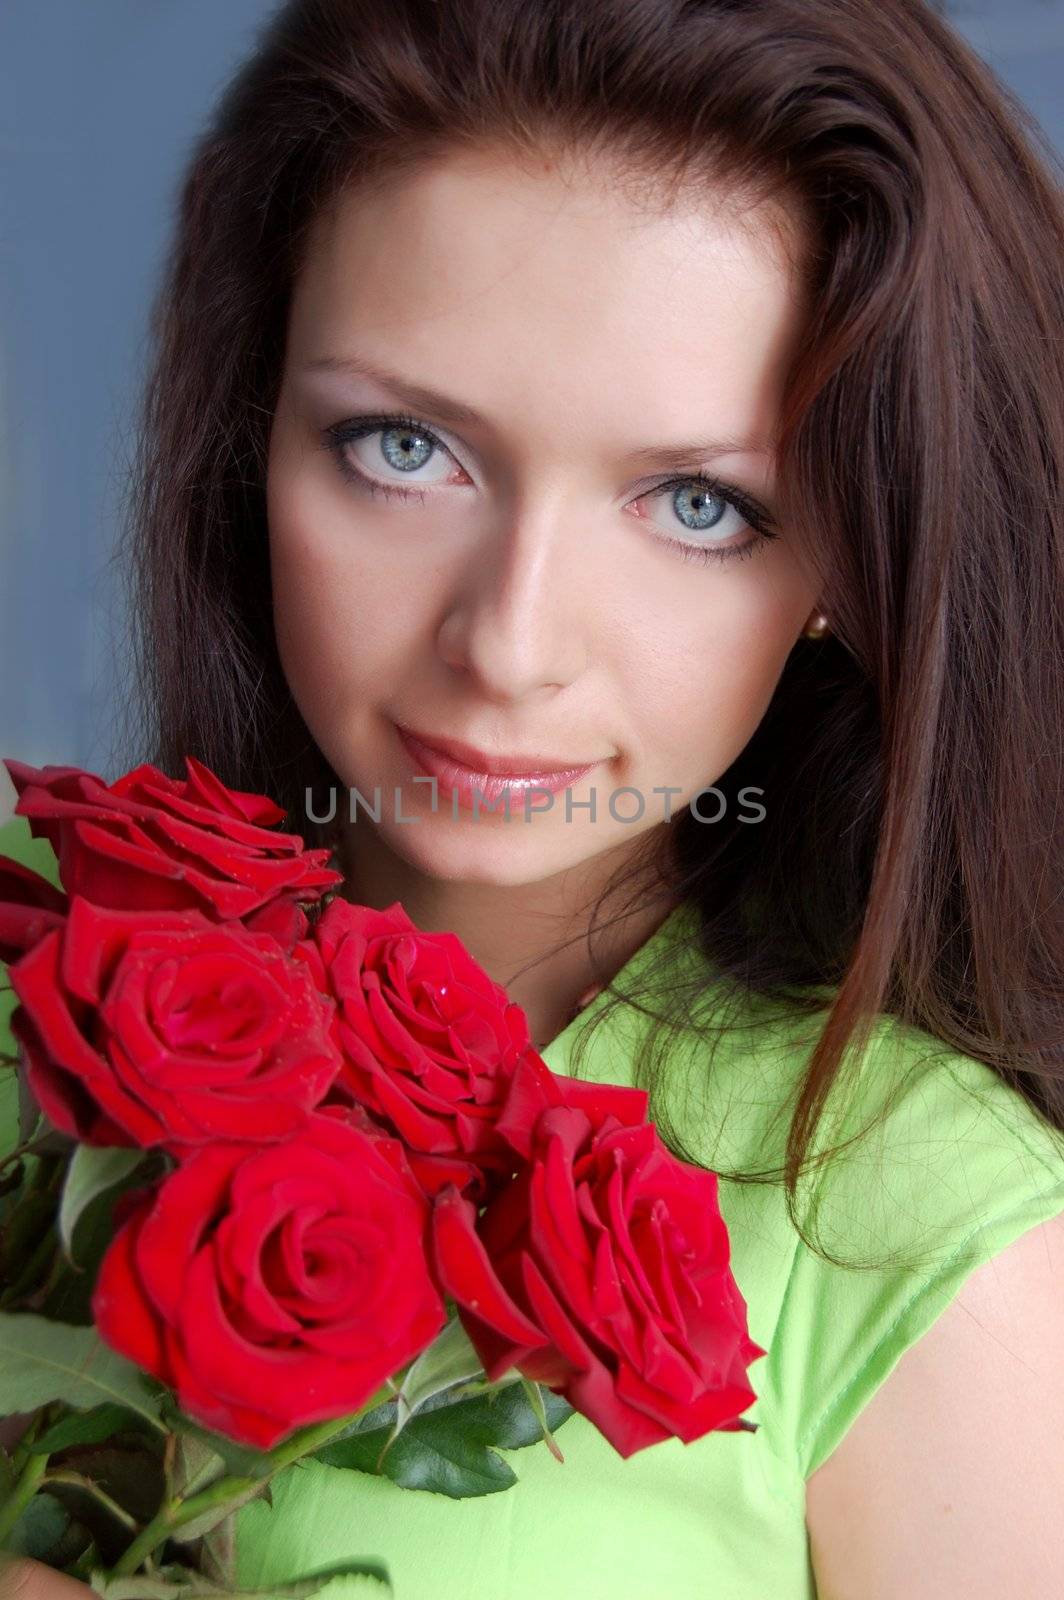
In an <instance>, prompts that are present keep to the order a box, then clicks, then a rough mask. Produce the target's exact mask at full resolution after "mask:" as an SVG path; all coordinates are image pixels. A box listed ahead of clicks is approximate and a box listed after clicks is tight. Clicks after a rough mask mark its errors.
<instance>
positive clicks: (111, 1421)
mask: <svg viewBox="0 0 1064 1600" xmlns="http://www.w3.org/2000/svg"><path fill="white" fill-rule="evenodd" d="M141 1424H142V1419H141V1418H140V1417H138V1416H136V1415H135V1414H134V1413H133V1412H132V1411H130V1409H129V1407H128V1406H120V1405H114V1404H112V1403H111V1402H108V1403H107V1404H106V1405H102V1406H93V1407H92V1410H91V1411H74V1412H72V1413H71V1414H70V1416H68V1417H61V1418H60V1420H59V1421H58V1422H56V1423H54V1424H53V1425H52V1427H50V1428H48V1429H47V1430H46V1431H45V1432H44V1433H42V1434H41V1435H40V1437H39V1438H37V1439H35V1440H34V1441H33V1443H32V1444H31V1445H30V1450H31V1451H33V1452H35V1453H38V1454H43V1455H51V1454H52V1452H53V1451H54V1450H65V1449H66V1447H67V1446H68V1445H72V1444H99V1443H100V1442H101V1441H102V1440H104V1439H110V1437H111V1436H112V1434H115V1433H119V1432H120V1431H121V1430H122V1429H124V1428H131V1427H139V1426H141Z"/></svg>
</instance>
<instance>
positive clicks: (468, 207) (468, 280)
mask: <svg viewBox="0 0 1064 1600" xmlns="http://www.w3.org/2000/svg"><path fill="white" fill-rule="evenodd" d="M796 238H797V228H796V225H795V224H794V223H793V221H792V219H790V218H789V217H788V216H787V215H786V214H785V213H781V212H780V211H779V210H778V209H776V208H772V209H769V207H768V206H766V205H762V206H760V207H753V206H750V205H744V204H743V203H742V201H741V199H740V197H739V196H737V195H736V194H735V193H734V192H733V191H729V190H727V189H714V188H712V187H709V186H706V187H704V188H702V189H700V190H699V191H697V192H696V191H694V190H693V189H687V190H683V191H679V192H678V193H677V194H675V195H673V196H672V197H671V198H670V200H669V202H668V203H667V204H664V205H663V204H657V203H655V196H654V193H653V191H652V190H651V189H650V188H649V187H646V186H644V187H643V188H641V189H639V190H636V189H635V188H634V187H633V185H631V184H628V183H623V182H618V181H616V175H615V173H614V172H613V171H612V170H611V168H610V167H609V165H608V164H606V163H605V162H601V161H599V162H596V161H595V160H592V159H585V160H581V161H580V162H576V161H572V160H568V161H559V160H557V159H556V158H552V157H549V156H547V157H544V159H543V161H542V162H538V163H537V162H533V161H532V160H529V159H524V160H521V161H520V162H518V161H517V160H516V159H515V158H512V157H510V156H508V155H506V154H503V153H500V152H497V151H496V152H492V151H471V150H466V151H462V152H450V153H448V154H446V155H443V156H438V157H434V158H433V159H432V160H431V161H427V162H425V163H424V164H423V165H421V166H418V167H415V168H413V169H410V170H407V171H404V172H402V173H401V174H399V175H397V176H395V177H393V178H391V179H389V177H388V176H387V175H384V176H382V177H381V178H380V179H379V180H377V181H376V182H375V183H374V184H373V185H372V186H369V187H363V188H359V187H357V186H354V187H349V188H347V189H345V190H343V191H341V193H340V194H339V195H338V196H337V197H336V199H335V200H334V202H333V203H332V204H331V205H330V206H329V207H328V208H327V209H325V210H323V212H322V213H321V214H320V215H319V216H318V217H317V218H316V219H315V221H314V224H313V226H312V228H311V230H310V233H309V235H308V239H307V247H306V251H305V255H304V259H303V264H302V267H301V270H300V273H299V275H298V277H297V281H296V285H295V292H294V295H293V302H292V312H291V319H290V326H289V346H288V358H289V363H290V364H291V363H295V362H298V363H305V362H310V361H314V360H320V359H322V358H324V357H342V356H343V355H344V354H345V353H346V352H348V351H352V352H355V351H357V352H358V354H359V355H361V356H362V357H363V358H365V359H367V360H369V361H371V362H373V361H375V362H376V363H377V364H378V365H381V366H384V367H390V368H396V367H398V368H400V369H401V370H402V371H403V372H405V373H407V374H409V375H411V376H416V377H419V378H421V379H423V380H424V381H425V382H426V383H429V384H432V385H434V386H439V387H445V388H448V389H450V390H451V391H455V390H457V391H459V392H461V393H462V395H463V398H466V399H468V400H469V402H470V404H471V405H473V406H476V407H478V408H479V407H481V406H483V407H484V408H486V409H488V410H489V411H491V410H493V409H496V408H498V407H499V406H505V405H506V404H508V403H518V402H521V401H523V403H524V406H525V409H526V410H527V409H530V408H531V409H533V410H534V409H535V407H536V405H537V404H543V405H546V406H547V408H548V410H549V411H550V412H551V413H552V415H553V416H554V419H555V424H557V422H558V420H559V419H560V417H561V416H563V415H564V414H565V413H566V412H567V410H568V411H569V413H570V415H571V417H572V420H574V421H575V420H576V418H577V416H578V414H579V413H580V412H582V411H586V408H587V406H588V403H589V395H594V397H595V398H594V405H595V408H596V410H599V409H601V410H602V411H603V412H604V413H609V412H610V411H611V409H614V408H618V407H619V408H620V410H621V411H623V410H624V409H625V408H626V407H627V408H628V409H629V410H630V409H631V407H632V405H633V404H635V405H638V406H646V407H647V408H649V410H650V411H652V412H653V416H654V419H655V423H656V425H657V427H658V428H659V429H660V428H661V427H666V428H667V427H669V426H670V425H672V421H674V422H675V425H676V426H678V427H681V428H682V427H684V426H686V425H688V424H689V423H690V421H691V415H690V412H691V403H692V399H693V398H695V397H698V396H702V397H707V398H711V399H712V401H713V414H714V415H718V414H719V413H721V412H727V413H728V420H729V423H730V424H732V425H734V426H745V425H747V424H750V425H752V426H753V425H756V424H757V423H758V422H761V423H763V422H764V420H765V415H764V414H765V410H766V407H767V408H771V406H772V404H773V401H774V399H775V398H776V397H777V396H778V390H779V385H780V383H781V380H782V376H783V372H784V369H785V366H786V363H787V360H788V358H789V355H790V352H791V346H792V340H793V338H794V336H795V334H796V332H797V327H798V321H799V318H800V315H801V309H802V308H801V304H800V301H801V290H800V283H799V278H798V275H797V271H796V268H795V265H794V260H795V250H794V241H795V240H796ZM673 411H675V413H676V415H675V417H674V418H672V412H673ZM670 419H671V420H670Z"/></svg>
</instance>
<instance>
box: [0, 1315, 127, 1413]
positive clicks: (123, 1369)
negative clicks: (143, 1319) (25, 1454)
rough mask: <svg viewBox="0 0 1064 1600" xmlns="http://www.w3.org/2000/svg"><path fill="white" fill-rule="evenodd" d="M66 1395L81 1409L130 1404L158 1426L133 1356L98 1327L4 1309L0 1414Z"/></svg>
mask: <svg viewBox="0 0 1064 1600" xmlns="http://www.w3.org/2000/svg"><path fill="white" fill-rule="evenodd" d="M52 1400H63V1401H65V1402H66V1404H67V1405H69V1406H73V1407H74V1408H75V1409H76V1410H79V1411H88V1410H91V1409H92V1408H93V1407H94V1406H99V1405H104V1404H108V1403H110V1404H114V1405H120V1406H127V1407H128V1408H129V1409H130V1410H131V1411H135V1412H136V1413H137V1415H138V1416H140V1417H143V1418H144V1419H145V1420H146V1421H147V1422H149V1423H150V1424H152V1425H153V1426H156V1427H157V1426H158V1424H157V1423H156V1417H155V1406H154V1405H153V1403H152V1402H151V1400H150V1399H149V1398H148V1397H147V1395H146V1394H145V1391H144V1387H143V1385H142V1384H141V1382H140V1372H139V1369H138V1368H137V1367H135V1366H134V1365H133V1363H132V1362H131V1361H127V1360H126V1359H125V1357H124V1356H120V1355H119V1354H118V1353H117V1351H114V1350H112V1349H111V1348H110V1347H109V1346H108V1345H105V1344H104V1343H103V1341H102V1340H101V1339H100V1337H99V1335H98V1334H97V1332H96V1330H95V1328H81V1327H74V1326H72V1325H71V1324H69V1323H64V1322H50V1321H49V1320H48V1319H47V1318H46V1317H38V1316H37V1315H35V1314H34V1313H33V1312H28V1311H27V1312H0V1416H6V1415H8V1414H10V1413H11V1412H13V1411H34V1410H36V1409H37V1408H38V1407H39V1406H43V1405H47V1404H48V1403H49V1402H50V1401H52Z"/></svg>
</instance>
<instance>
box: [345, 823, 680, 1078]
mask: <svg viewBox="0 0 1064 1600" xmlns="http://www.w3.org/2000/svg"><path fill="white" fill-rule="evenodd" d="M338 856H339V866H340V870H341V871H342V872H343V874H344V884H343V886H342V888H341V890H340V893H341V894H343V895H344V896H345V897H346V898H347V899H349V900H351V901H356V902H358V903H359V904H361V905H368V906H372V907H373V908H374V909H375V910H378V911H383V910H384V909H385V908H386V907H387V906H390V905H392V904H393V903H394V902H395V901H397V900H398V901H399V902H400V904H401V905H402V907H403V909H404V910H405V911H406V913H407V915H408V916H409V917H410V919H411V921H412V922H414V923H415V924H416V925H417V927H418V928H420V929H421V930H422V931H424V932H426V933H443V932H448V933H454V934H456V935H457V936H458V938H459V939H461V941H462V943H463V944H464V946H465V948H466V949H467V950H468V951H469V954H470V955H471V956H472V957H473V959H474V961H476V962H478V963H479V964H480V966H482V967H483V968H484V970H485V971H486V972H487V973H488V975H489V976H490V977H491V978H493V979H494V981H495V982H496V983H498V984H501V985H502V986H503V988H505V990H506V992H507V993H508V995H509V996H510V998H511V1000H514V1001H515V1002H516V1003H517V1004H518V1005H519V1006H520V1007H521V1008H522V1010H523V1011H524V1012H525V1015H526V1016H527V1018H528V1025H529V1031H530V1034H531V1037H532V1042H533V1044H534V1045H535V1047H536V1049H537V1050H543V1049H544V1048H545V1047H546V1046H547V1045H548V1044H549V1043H550V1042H551V1040H552V1039H554V1038H556V1037H557V1035H558V1034H559V1033H560V1032H561V1031H562V1029H563V1028H564V1027H565V1026H566V1025H567V1023H568V1022H569V1021H570V1020H571V1019H572V1017H573V1016H574V1015H575V1014H576V1012H577V1011H578V1010H580V1009H581V1008H582V1005H583V1004H586V1003H587V1002H588V1001H589V1000H590V999H591V998H592V997H593V994H594V993H595V992H596V991H597V987H600V986H601V985H602V984H603V983H605V982H608V981H609V979H611V978H612V977H613V976H614V975H615V974H616V973H617V972H619V971H620V969H621V967H623V966H624V964H625V962H626V961H627V960H628V959H629V957H630V956H631V955H633V954H634V953H635V951H636V950H638V949H639V947H640V946H641V945H642V944H644V943H645V942H646V940H647V939H649V938H650V936H651V934H653V933H654V932H655V931H656V930H657V928H659V927H660V925H661V923H662V922H663V921H664V920H665V918H666V917H667V916H668V914H669V912H670V911H671V910H672V909H673V908H674V907H675V906H676V904H677V903H678V897H677V895H676V894H675V892H673V891H670V890H669V889H668V887H667V886H666V884H665V882H664V881H663V879H662V875H661V873H660V870H659V868H658V867H657V865H656V864H655V863H654V862H648V863H646V864H645V883H646V887H645V889H643V890H642V892H640V893H639V895H638V897H636V896H634V895H633V886H632V883H631V882H629V883H628V884H627V885H621V886H620V887H618V886H613V887H610V886H609V884H608V879H609V876H610V875H611V874H615V873H616V872H617V870H618V868H619V866H620V864H621V862H620V859H619V858H618V857H617V855H616V854H615V853H611V852H605V853H604V854H603V856H602V857H596V858H594V859H593V860H592V861H590V862H582V863H580V865H579V866H578V867H575V868H570V869H567V870H566V871H565V872H563V873H559V874H557V875H556V876H553V877H550V878H543V879H540V880H538V881H537V882H534V883H521V884H504V885H500V884H490V883H471V882H467V881H461V880H455V879H442V878H436V877H433V876H431V875H430V874H427V873H424V872H422V871H420V870H419V869H418V868H417V867H415V866H412V865H411V864H410V863H409V862H408V861H406V860H405V859H403V858H402V857H400V856H398V855H396V853H395V852H394V851H392V850H391V849H390V848H389V847H388V845H387V844H386V842H385V841H384V840H383V839H381V837H380V836H379V835H378V834H377V833H376V832H374V831H373V830H371V829H367V828H365V827H362V828H350V829H348V830H347V832H346V834H345V835H344V837H343V840H342V842H341V844H340V846H339V850H338ZM640 879H644V871H643V870H641V871H640ZM600 899H601V900H602V904H601V906H599V907H598V909H597V914H596V916H595V923H596V926H595V928H594V929H593V930H591V917H592V912H593V911H594V910H596V906H597V902H598V901H599V900H600ZM633 902H634V903H633ZM589 930H590V940H589V938H588V934H589ZM589 944H590V949H589Z"/></svg>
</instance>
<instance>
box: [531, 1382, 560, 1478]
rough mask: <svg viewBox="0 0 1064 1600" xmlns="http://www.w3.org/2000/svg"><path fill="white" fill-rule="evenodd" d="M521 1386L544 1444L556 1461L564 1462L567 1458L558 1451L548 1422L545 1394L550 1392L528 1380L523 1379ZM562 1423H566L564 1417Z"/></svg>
mask: <svg viewBox="0 0 1064 1600" xmlns="http://www.w3.org/2000/svg"><path fill="white" fill-rule="evenodd" d="M521 1386H522V1388H523V1389H524V1391H525V1398H526V1399H527V1400H528V1403H529V1405H530V1406H531V1407H532V1410H533V1411H534V1412H535V1415H536V1421H537V1422H538V1423H539V1428H540V1432H541V1433H542V1435H543V1442H544V1444H545V1445H546V1446H547V1449H548V1450H549V1451H550V1453H551V1455H552V1456H553V1457H554V1459H555V1461H562V1462H564V1460H565V1457H564V1456H563V1455H562V1453H561V1451H560V1450H559V1449H558V1444H557V1441H556V1439H555V1437H554V1435H553V1433H552V1432H551V1429H550V1423H549V1422H548V1421H547V1411H546V1406H545V1405H544V1401H543V1396H544V1394H549V1393H550V1390H545V1389H544V1388H543V1385H542V1384H540V1383H531V1382H530V1381H529V1379H528V1378H522V1379H521ZM562 1421H563V1422H564V1421H565V1418H564V1417H563V1418H562Z"/></svg>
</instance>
